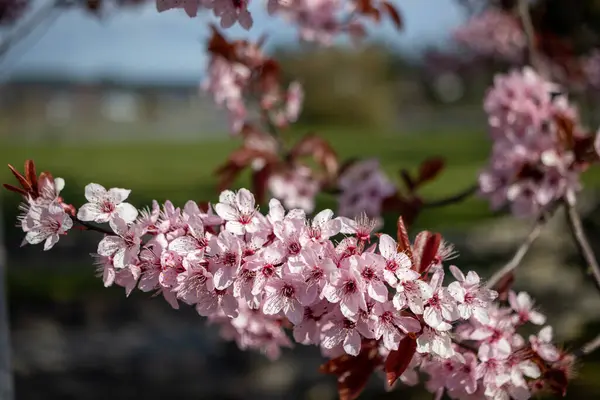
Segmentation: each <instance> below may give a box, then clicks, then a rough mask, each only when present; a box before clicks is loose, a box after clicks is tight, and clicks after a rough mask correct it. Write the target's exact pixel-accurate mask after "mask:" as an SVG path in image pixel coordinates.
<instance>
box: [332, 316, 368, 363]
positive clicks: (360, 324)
mask: <svg viewBox="0 0 600 400" xmlns="http://www.w3.org/2000/svg"><path fill="white" fill-rule="evenodd" d="M361 333H362V334H363V336H365V337H368V336H370V332H369V327H368V326H367V324H366V323H365V322H364V321H362V320H360V319H359V320H356V321H355V320H351V319H348V318H347V317H345V316H344V315H343V314H342V313H340V312H336V313H334V315H333V316H332V318H331V319H330V320H329V321H328V323H327V324H325V325H324V327H323V341H322V346H323V347H324V348H325V349H333V348H335V347H336V346H340V345H341V346H343V348H344V351H345V352H346V353H348V354H350V355H351V356H357V355H358V353H359V352H360V347H361V341H362V337H363V336H361Z"/></svg>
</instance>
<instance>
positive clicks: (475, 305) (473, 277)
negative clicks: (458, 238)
mask: <svg viewBox="0 0 600 400" xmlns="http://www.w3.org/2000/svg"><path fill="white" fill-rule="evenodd" d="M450 272H452V275H454V278H456V282H452V283H451V284H450V285H448V293H449V294H450V296H452V297H453V298H454V299H455V300H456V301H457V302H458V312H459V313H460V316H461V317H462V318H463V319H469V318H471V316H472V317H473V318H475V319H476V320H478V321H479V322H482V323H485V322H487V321H488V320H489V318H488V315H487V312H486V305H487V304H488V303H489V302H490V301H492V300H494V299H495V298H496V297H497V296H498V294H497V293H496V292H494V291H493V290H488V289H485V288H482V287H481V286H480V280H479V275H477V273H475V272H473V271H469V273H468V274H467V276H466V277H465V275H464V274H463V273H462V271H461V270H460V269H458V268H457V267H456V266H454V265H451V266H450Z"/></svg>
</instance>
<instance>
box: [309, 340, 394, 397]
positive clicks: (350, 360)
mask: <svg viewBox="0 0 600 400" xmlns="http://www.w3.org/2000/svg"><path fill="white" fill-rule="evenodd" d="M382 362H383V360H382V358H381V356H380V355H379V350H378V348H377V341H376V340H364V341H363V342H362V346H361V349H360V353H359V354H358V356H356V357H353V356H350V355H347V354H344V355H342V356H340V357H337V358H334V359H331V360H329V361H328V362H326V363H325V364H323V365H322V366H321V367H320V368H319V371H320V372H321V373H324V374H331V375H336V376H337V380H338V394H339V398H340V400H354V399H356V398H358V396H359V395H360V393H361V392H362V391H363V389H364V387H365V385H366V384H367V382H368V380H369V378H370V377H371V375H372V374H373V372H374V371H375V369H376V368H377V367H379V366H380V365H381V364H382Z"/></svg>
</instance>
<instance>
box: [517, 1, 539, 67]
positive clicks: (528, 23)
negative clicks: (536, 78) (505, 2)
mask: <svg viewBox="0 0 600 400" xmlns="http://www.w3.org/2000/svg"><path fill="white" fill-rule="evenodd" d="M518 11H519V17H520V18H521V23H522V24H523V32H524V33H525V37H526V39H527V61H528V63H529V64H530V65H531V66H532V67H534V68H536V69H539V68H538V67H539V65H537V64H538V61H539V58H538V54H537V48H536V40H535V29H534V28H533V21H532V20H531V14H530V12H529V0H519V4H518ZM538 72H540V71H538Z"/></svg>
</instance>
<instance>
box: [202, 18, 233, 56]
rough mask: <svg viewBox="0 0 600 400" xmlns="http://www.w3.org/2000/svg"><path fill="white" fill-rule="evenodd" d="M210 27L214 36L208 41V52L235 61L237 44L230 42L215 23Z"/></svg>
mask: <svg viewBox="0 0 600 400" xmlns="http://www.w3.org/2000/svg"><path fill="white" fill-rule="evenodd" d="M210 29H211V30H212V36H211V38H210V40H209V41H208V47H207V50H208V52H209V53H212V54H216V55H219V56H221V57H223V58H225V59H227V60H230V61H234V60H235V58H236V54H235V46H234V45H233V44H231V43H229V42H228V41H227V39H225V37H224V36H223V35H221V33H220V32H219V30H218V29H217V28H216V27H215V26H214V25H212V24H211V26H210Z"/></svg>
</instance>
